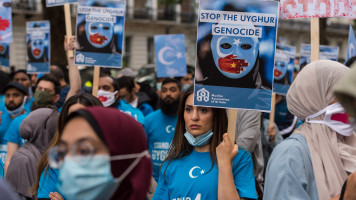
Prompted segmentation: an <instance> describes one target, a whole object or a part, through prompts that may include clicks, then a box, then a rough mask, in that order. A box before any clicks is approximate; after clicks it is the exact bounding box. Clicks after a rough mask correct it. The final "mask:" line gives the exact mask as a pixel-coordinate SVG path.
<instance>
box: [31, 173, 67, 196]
mask: <svg viewBox="0 0 356 200" xmlns="http://www.w3.org/2000/svg"><path fill="white" fill-rule="evenodd" d="M58 179H59V170H58V169H52V168H50V169H49V171H46V170H43V171H42V173H41V177H40V182H39V187H38V190H37V192H38V193H37V199H39V198H44V199H48V198H49V197H48V195H49V194H50V193H51V192H58V193H59V194H61V193H60V192H59V190H58V189H57V182H58ZM62 196H63V195H62Z"/></svg>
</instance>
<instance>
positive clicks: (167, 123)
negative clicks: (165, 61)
mask: <svg viewBox="0 0 356 200" xmlns="http://www.w3.org/2000/svg"><path fill="white" fill-rule="evenodd" d="M180 93H181V90H180V84H179V82H178V81H177V80H176V79H172V78H166V79H165V80H164V81H163V82H162V88H161V99H160V106H161V109H159V110H156V111H154V112H152V113H150V114H149V115H147V116H146V117H145V132H146V135H147V141H148V150H149V152H150V154H151V159H152V163H153V178H154V179H155V181H156V182H157V181H158V176H159V169H160V166H161V164H162V162H163V161H164V159H165V158H166V155H167V151H168V149H169V146H170V144H171V142H172V140H173V136H174V131H175V127H176V123H177V112H178V106H179V101H180V96H181V95H180Z"/></svg>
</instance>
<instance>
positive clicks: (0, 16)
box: [0, 0, 12, 44]
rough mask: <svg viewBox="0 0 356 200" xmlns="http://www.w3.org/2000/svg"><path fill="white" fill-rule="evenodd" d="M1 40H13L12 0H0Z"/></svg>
mask: <svg viewBox="0 0 356 200" xmlns="http://www.w3.org/2000/svg"><path fill="white" fill-rule="evenodd" d="M0 42H4V43H8V44H9V43H11V42H12V16H11V0H0Z"/></svg>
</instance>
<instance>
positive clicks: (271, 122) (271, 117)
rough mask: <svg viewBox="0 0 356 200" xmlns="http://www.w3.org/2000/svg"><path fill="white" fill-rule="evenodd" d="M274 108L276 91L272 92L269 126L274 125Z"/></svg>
mask: <svg viewBox="0 0 356 200" xmlns="http://www.w3.org/2000/svg"><path fill="white" fill-rule="evenodd" d="M275 110H276V93H274V92H273V93H272V104H271V112H270V113H269V126H268V127H269V128H270V127H273V126H274V114H275Z"/></svg>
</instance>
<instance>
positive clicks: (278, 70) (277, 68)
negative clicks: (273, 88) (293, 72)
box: [274, 60, 288, 80]
mask: <svg viewBox="0 0 356 200" xmlns="http://www.w3.org/2000/svg"><path fill="white" fill-rule="evenodd" d="M287 68H288V65H287V63H286V62H285V61H283V60H276V63H275V65H274V79H275V80H281V79H283V78H284V76H285V75H286V73H287Z"/></svg>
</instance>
